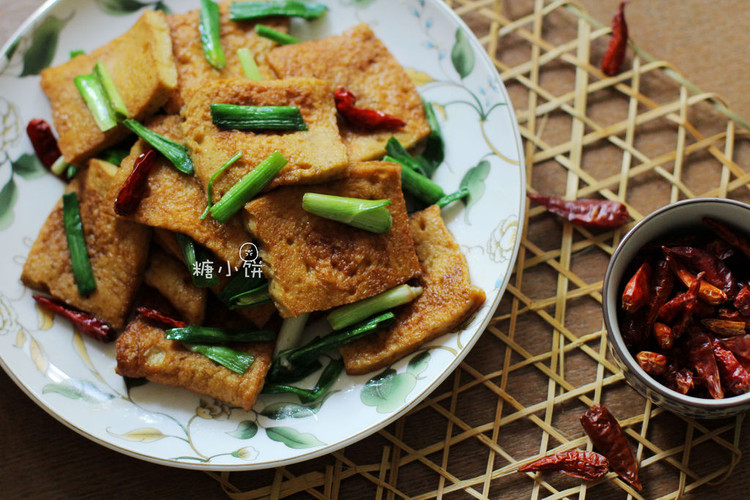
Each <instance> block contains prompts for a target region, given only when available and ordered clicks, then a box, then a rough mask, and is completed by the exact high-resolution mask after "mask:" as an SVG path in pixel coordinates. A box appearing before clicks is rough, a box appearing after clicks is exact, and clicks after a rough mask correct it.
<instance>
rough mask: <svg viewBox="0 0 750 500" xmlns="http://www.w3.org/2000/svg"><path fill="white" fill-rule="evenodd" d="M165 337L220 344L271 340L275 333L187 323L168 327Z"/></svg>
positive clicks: (190, 341)
mask: <svg viewBox="0 0 750 500" xmlns="http://www.w3.org/2000/svg"><path fill="white" fill-rule="evenodd" d="M165 333H166V336H167V339H169V340H179V341H181V342H189V343H198V344H221V343H224V342H273V341H274V340H276V334H274V333H273V332H272V331H271V330H249V329H242V330H228V329H226V328H210V327H207V326H198V325H188V326H184V327H180V328H170V329H169V330H167V331H166V332H165Z"/></svg>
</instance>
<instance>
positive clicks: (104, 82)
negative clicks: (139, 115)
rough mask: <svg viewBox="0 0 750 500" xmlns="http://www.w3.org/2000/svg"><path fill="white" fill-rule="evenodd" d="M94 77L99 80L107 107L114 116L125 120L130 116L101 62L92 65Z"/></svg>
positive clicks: (110, 76)
mask: <svg viewBox="0 0 750 500" xmlns="http://www.w3.org/2000/svg"><path fill="white" fill-rule="evenodd" d="M94 75H96V77H97V78H98V79H99V83H100V84H101V86H102V88H103V89H104V93H105V94H106V96H107V100H108V101H109V107H110V109H111V110H112V111H114V113H115V115H117V117H118V118H127V117H128V116H130V113H129V112H128V108H127V106H125V101H123V99H122V96H121V95H120V92H119V91H118V90H117V87H116V86H115V82H114V80H112V75H110V74H109V71H108V70H107V67H106V66H104V64H102V62H101V61H96V64H95V65H94Z"/></svg>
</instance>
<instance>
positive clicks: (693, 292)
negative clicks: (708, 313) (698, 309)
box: [672, 273, 703, 339]
mask: <svg viewBox="0 0 750 500" xmlns="http://www.w3.org/2000/svg"><path fill="white" fill-rule="evenodd" d="M702 278H703V273H699V274H698V276H697V278H696V279H695V281H694V282H693V284H692V285H690V288H688V291H687V292H686V295H687V296H688V298H689V300H688V301H687V302H685V305H684V306H683V308H682V311H681V312H680V317H679V319H678V320H677V321H676V322H675V323H673V324H672V336H673V337H674V338H676V339H678V338H680V337H682V333H683V332H684V331H685V329H687V327H688V325H689V324H690V322H691V321H692V320H693V311H695V305H696V304H697V303H698V299H697V294H698V292H699V287H700V285H701V283H703V280H702Z"/></svg>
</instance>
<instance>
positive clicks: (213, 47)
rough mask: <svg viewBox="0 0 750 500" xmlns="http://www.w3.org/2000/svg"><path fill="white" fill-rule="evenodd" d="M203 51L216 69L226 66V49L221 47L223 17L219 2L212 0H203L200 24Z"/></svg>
mask: <svg viewBox="0 0 750 500" xmlns="http://www.w3.org/2000/svg"><path fill="white" fill-rule="evenodd" d="M198 30H199V31H200V34H201V44H202V45H203V53H204V54H205V56H206V60H207V61H208V63H209V64H210V65H211V66H213V67H214V68H216V69H222V68H223V67H224V66H226V64H227V62H226V58H225V57H224V50H223V49H222V48H221V19H220V15H219V4H217V3H216V2H213V1H212V0H201V13H200V25H199V28H198Z"/></svg>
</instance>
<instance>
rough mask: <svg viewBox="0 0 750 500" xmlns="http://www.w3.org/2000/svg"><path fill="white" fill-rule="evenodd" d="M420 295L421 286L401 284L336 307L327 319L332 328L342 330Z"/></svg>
mask: <svg viewBox="0 0 750 500" xmlns="http://www.w3.org/2000/svg"><path fill="white" fill-rule="evenodd" d="M420 295H422V287H421V286H409V285H407V284H404V285H399V286H397V287H395V288H391V289H390V290H386V291H385V292H383V293H380V294H378V295H375V296H374V297H369V298H366V299H364V300H360V301H359V302H355V303H353V304H347V305H345V306H341V307H339V308H337V309H334V310H333V311H332V312H331V313H329V314H328V316H326V319H327V320H328V323H330V324H331V328H333V329H334V330H340V329H342V328H345V327H347V326H350V325H353V324H355V323H359V322H360V321H362V320H364V319H365V318H369V317H370V316H372V315H374V314H377V313H379V312H383V311H387V310H388V309H392V308H394V307H396V306H400V305H402V304H406V303H408V302H411V301H412V300H414V299H416V298H417V297H419V296H420Z"/></svg>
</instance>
